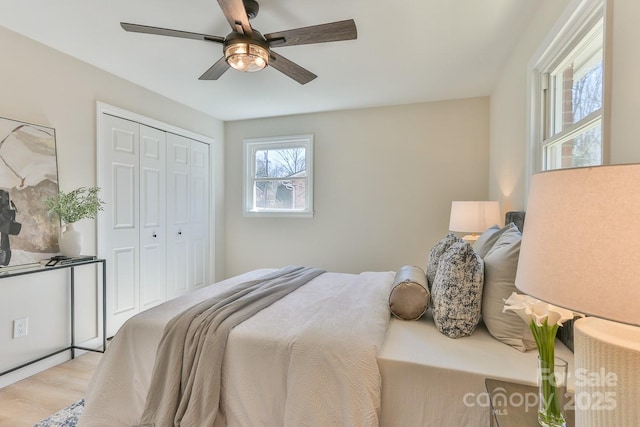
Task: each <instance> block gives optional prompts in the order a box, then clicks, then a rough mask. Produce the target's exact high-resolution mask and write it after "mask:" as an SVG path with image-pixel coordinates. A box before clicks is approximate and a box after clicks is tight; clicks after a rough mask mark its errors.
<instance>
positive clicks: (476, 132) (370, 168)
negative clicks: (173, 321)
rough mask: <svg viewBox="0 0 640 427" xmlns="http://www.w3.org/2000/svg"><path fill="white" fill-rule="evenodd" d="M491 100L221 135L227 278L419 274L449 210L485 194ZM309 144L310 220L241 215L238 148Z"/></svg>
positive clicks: (229, 127)
mask: <svg viewBox="0 0 640 427" xmlns="http://www.w3.org/2000/svg"><path fill="white" fill-rule="evenodd" d="M488 120H489V100H488V98H473V99H465V100H458V101H446V102H434V103H427V104H415V105H404V106H397V107H386V108H373V109H362V110H353V111H337V112H330V113H319V114H308V115H299V116H290V117H281V118H275V119H263V120H248V121H238V122H229V123H226V125H225V138H226V144H227V145H226V165H227V173H226V181H227V192H226V194H227V199H226V200H227V213H226V221H227V268H226V271H227V274H228V275H235V274H238V273H241V272H244V271H247V270H250V269H253V268H258V267H279V266H282V265H286V264H303V265H314V266H318V267H322V268H325V269H329V270H332V271H342V272H360V271H366V270H395V269H397V268H398V267H400V266H402V265H404V264H415V265H418V266H422V267H424V265H425V264H426V259H427V254H428V250H429V249H430V248H431V246H433V244H435V243H436V242H437V240H439V239H440V238H442V237H443V236H444V235H445V234H446V233H447V227H448V221H449V210H450V205H451V201H452V200H478V199H485V198H486V197H487V194H488V188H487V174H488V169H487V165H488V140H489V134H488ZM302 133H313V134H314V144H315V148H314V155H315V162H314V167H315V176H314V184H315V188H314V207H315V216H314V218H313V219H300V218H293V219H292V218H246V217H243V215H242V200H243V199H242V197H243V196H242V185H243V177H242V140H243V139H244V138H249V137H266V136H279V135H293V134H302Z"/></svg>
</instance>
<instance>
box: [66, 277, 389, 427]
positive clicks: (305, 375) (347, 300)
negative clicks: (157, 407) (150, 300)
mask: <svg viewBox="0 0 640 427" xmlns="http://www.w3.org/2000/svg"><path fill="white" fill-rule="evenodd" d="M270 271H273V270H271V269H269V270H256V271H253V272H250V273H247V274H244V275H241V276H236V277H234V278H232V279H229V280H226V281H224V282H220V283H219V284H216V285H214V286H209V287H206V288H203V289H201V290H198V291H197V292H195V293H192V294H189V295H186V296H184V297H181V298H178V299H176V300H173V301H170V302H168V303H166V304H163V305H161V306H158V307H155V308H153V309H151V310H148V311H146V312H143V313H141V314H139V315H138V316H136V317H135V318H133V319H131V320H130V321H129V322H127V323H126V324H125V325H124V326H123V327H122V328H121V330H120V331H119V332H118V334H117V335H116V337H115V338H114V339H113V341H112V342H111V344H110V345H109V348H108V350H107V352H106V353H105V355H104V357H103V360H102V362H101V364H100V366H99V368H98V370H97V372H96V374H95V376H94V378H93V379H92V381H91V384H90V386H89V390H88V392H87V395H86V407H85V411H84V414H83V416H82V417H81V419H80V422H79V424H78V425H79V426H80V427H82V426H105V427H106V426H109V427H116V426H130V425H132V424H135V423H137V422H138V421H139V419H140V415H141V414H142V410H143V407H144V401H145V397H146V394H147V390H148V388H149V384H150V379H151V371H152V369H153V363H154V360H155V350H156V347H157V345H158V342H159V341H160V338H161V336H162V331H163V328H164V324H166V322H167V321H169V320H170V319H171V318H172V317H173V316H175V315H176V314H177V313H179V312H181V311H183V310H184V309H186V308H188V307H190V306H191V305H193V304H194V303H196V302H198V301H200V300H201V299H203V298H205V297H208V296H212V295H215V294H216V292H219V291H221V290H222V289H225V288H226V287H228V286H231V285H232V284H234V283H240V282H243V281H246V280H250V279H254V278H256V277H259V276H261V275H263V274H265V273H267V272H270ZM392 282H393V273H392V272H385V273H361V274H360V275H351V274H338V273H326V274H323V275H321V276H319V277H317V278H316V279H314V280H312V281H311V282H309V283H308V284H306V285H305V286H303V287H302V288H300V289H298V290H296V291H295V292H293V293H291V294H289V295H287V296H286V297H284V298H282V299H281V300H280V301H277V302H276V303H274V304H273V305H271V306H270V307H267V308H266V309H264V310H262V311H261V312H259V313H257V314H256V315H255V316H253V317H252V318H250V319H248V320H247V321H245V322H244V323H242V324H240V325H238V326H237V327H236V328H235V329H233V331H232V332H231V334H230V335H229V341H228V343H227V349H226V352H225V355H224V360H223V372H222V381H223V383H222V396H221V410H222V411H223V412H224V413H222V414H221V415H222V416H220V417H218V420H217V425H220V426H222V425H229V426H296V427H297V426H340V425H348V426H375V425H377V424H378V416H379V411H380V389H381V377H380V371H379V369H378V365H377V361H376V355H377V353H378V350H379V348H380V347H381V345H382V342H383V340H384V336H385V331H386V329H387V325H388V322H389V311H388V296H389V292H390V287H391V284H392Z"/></svg>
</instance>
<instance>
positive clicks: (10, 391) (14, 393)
mask: <svg viewBox="0 0 640 427" xmlns="http://www.w3.org/2000/svg"><path fill="white" fill-rule="evenodd" d="M101 357H102V354H101V353H92V352H89V353H86V354H83V355H82V356H79V357H76V358H75V359H73V360H70V361H68V362H65V363H63V364H61V365H58V366H55V367H53V368H51V369H47V370H46V371H43V372H40V373H39V374H36V375H34V376H32V377H29V378H26V379H24V380H22V381H19V382H17V383H15V384H11V385H10V386H7V387H4V388H0V427H33V425H34V424H35V423H37V422H38V421H40V420H42V419H44V418H47V417H48V416H49V415H52V414H54V413H56V412H58V411H59V410H60V409H63V408H66V407H67V406H69V405H70V404H72V403H74V402H76V401H78V400H80V399H81V398H82V397H84V393H85V391H86V388H87V385H88V384H89V380H90V379H91V376H92V375H93V372H94V370H95V368H96V366H97V365H98V362H99V361H100V358H101Z"/></svg>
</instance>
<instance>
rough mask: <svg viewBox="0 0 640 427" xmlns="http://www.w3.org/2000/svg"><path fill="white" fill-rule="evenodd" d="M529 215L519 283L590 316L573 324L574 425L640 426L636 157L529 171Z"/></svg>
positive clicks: (639, 180) (639, 177) (639, 184)
mask: <svg viewBox="0 0 640 427" xmlns="http://www.w3.org/2000/svg"><path fill="white" fill-rule="evenodd" d="M525 224H526V226H525V232H524V234H523V238H522V244H521V245H522V246H521V248H520V257H519V262H518V270H517V276H516V282H515V284H516V287H517V288H518V289H519V290H521V291H522V292H524V293H526V294H529V295H531V296H532V297H535V298H538V299H540V300H543V301H546V302H548V303H550V304H554V305H557V306H561V307H564V308H567V309H570V310H573V311H575V312H580V313H584V314H585V315H587V316H588V317H586V318H584V319H579V320H577V321H576V322H575V323H574V358H575V363H574V365H575V369H576V371H575V373H574V375H575V377H574V380H575V392H576V394H575V409H576V425H578V426H581V427H591V426H603V427H604V426H638V425H640V406H639V405H638V402H640V328H639V327H638V326H640V164H623V165H612V166H598V167H589V168H574V169H561V170H555V171H549V172H542V173H539V174H536V175H534V176H533V177H532V179H531V187H530V191H529V200H528V204H527V213H526V222H525ZM603 319H606V320H603Z"/></svg>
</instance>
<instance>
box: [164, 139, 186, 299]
mask: <svg viewBox="0 0 640 427" xmlns="http://www.w3.org/2000/svg"><path fill="white" fill-rule="evenodd" d="M190 149H191V144H190V142H189V139H188V138H185V137H183V136H179V135H175V134H171V133H169V134H167V298H175V297H177V296H179V295H183V294H185V293H186V292H187V290H188V288H189V286H188V285H189V280H190V272H189V263H190V259H191V254H190V250H189V249H190V248H189V236H190V228H189V215H190V213H189V211H190V205H189V197H190V190H189V187H190V181H189V169H190V163H191V162H190V160H191V155H190Z"/></svg>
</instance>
